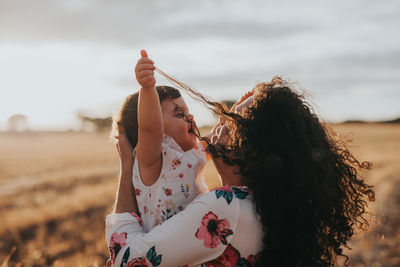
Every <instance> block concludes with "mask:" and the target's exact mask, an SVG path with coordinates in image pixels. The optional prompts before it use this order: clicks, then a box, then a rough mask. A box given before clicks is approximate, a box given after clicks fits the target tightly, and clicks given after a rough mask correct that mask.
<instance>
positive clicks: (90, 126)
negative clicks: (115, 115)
mask: <svg viewBox="0 0 400 267" xmlns="http://www.w3.org/2000/svg"><path fill="white" fill-rule="evenodd" d="M78 117H79V119H80V120H81V124H82V126H81V130H82V131H85V132H104V131H109V130H111V125H112V118H111V117H105V118H96V117H88V116H84V115H82V114H78Z"/></svg>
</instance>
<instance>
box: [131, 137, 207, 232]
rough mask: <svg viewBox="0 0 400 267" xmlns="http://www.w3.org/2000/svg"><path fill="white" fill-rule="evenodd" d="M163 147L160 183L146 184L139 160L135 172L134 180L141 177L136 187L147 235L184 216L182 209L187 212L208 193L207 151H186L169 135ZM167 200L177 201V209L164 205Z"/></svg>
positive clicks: (175, 206)
mask: <svg viewBox="0 0 400 267" xmlns="http://www.w3.org/2000/svg"><path fill="white" fill-rule="evenodd" d="M161 146H162V151H163V153H164V155H163V164H162V169H161V172H160V178H159V179H158V180H157V182H155V183H154V184H152V185H150V186H147V185H145V184H143V181H142V179H141V178H140V172H139V167H138V162H137V157H135V162H134V165H133V169H132V171H133V173H132V176H133V177H136V176H138V179H135V178H132V183H133V186H134V188H135V189H134V191H135V195H136V200H137V203H138V208H139V211H140V214H141V218H142V220H143V223H144V227H143V228H144V230H145V232H149V231H150V230H151V229H153V228H154V227H155V226H157V225H159V224H161V223H162V222H163V221H165V220H167V219H169V218H170V217H171V216H172V215H175V214H176V213H178V212H180V211H181V210H182V209H178V206H181V207H182V208H185V207H186V206H187V205H188V204H189V203H190V202H191V201H192V200H194V199H195V198H196V197H197V196H198V195H199V194H201V193H204V192H207V191H208V188H207V185H206V183H205V181H204V179H203V175H202V172H201V169H202V168H203V167H204V165H205V152H204V151H203V152H200V151H194V150H193V149H192V150H189V151H183V150H182V149H181V148H180V146H179V145H178V144H177V143H176V142H175V140H174V139H173V138H172V137H170V136H167V135H164V136H163V141H162V144H161ZM165 152H166V153H165ZM160 200H161V201H160ZM166 200H171V201H173V205H169V207H168V206H167V205H164V201H166ZM171 206H173V207H171ZM167 209H169V211H167Z"/></svg>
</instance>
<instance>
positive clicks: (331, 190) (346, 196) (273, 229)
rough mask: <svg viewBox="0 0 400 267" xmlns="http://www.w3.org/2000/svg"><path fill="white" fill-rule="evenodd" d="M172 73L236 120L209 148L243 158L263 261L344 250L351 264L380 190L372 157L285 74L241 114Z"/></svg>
mask: <svg viewBox="0 0 400 267" xmlns="http://www.w3.org/2000/svg"><path fill="white" fill-rule="evenodd" d="M159 72H160V71H159ZM160 73H161V74H162V75H166V74H165V73H162V72H160ZM167 78H169V80H170V81H171V82H174V83H175V84H176V85H177V87H178V88H180V89H183V90H184V91H186V92H188V93H189V95H191V96H192V97H193V98H195V99H197V100H200V101H201V102H202V103H203V104H205V105H206V106H207V107H209V108H210V109H211V110H212V111H213V112H215V113H216V114H218V115H221V116H224V117H225V118H226V121H227V123H229V131H230V133H229V136H230V138H231V140H230V142H228V144H229V145H226V146H220V145H212V144H210V145H209V146H208V150H209V151H210V152H211V153H212V154H213V155H214V157H217V158H218V157H219V158H222V159H223V160H224V162H225V163H227V164H229V165H238V166H239V168H240V174H241V175H242V177H243V181H242V182H243V184H244V185H246V186H248V188H249V189H250V190H251V191H252V192H253V200H254V203H255V207H256V210H257V212H258V214H259V215H260V221H261V222H262V224H263V230H264V240H263V243H264V249H263V251H262V252H261V255H260V257H259V259H258V261H257V264H256V265H257V266H333V265H334V264H335V263H336V262H337V256H343V257H345V259H346V263H345V265H347V264H348V257H347V256H346V255H344V254H343V251H342V248H343V247H347V242H348V241H349V240H350V238H351V237H352V236H353V235H354V233H355V230H356V229H361V230H365V229H368V226H369V224H368V221H367V219H366V218H365V215H366V214H368V209H367V208H368V203H367V201H368V200H369V201H373V200H374V199H375V194H374V191H373V190H372V187H371V186H370V185H368V184H366V183H365V182H364V181H363V180H362V179H361V177H360V174H359V170H362V169H370V168H371V167H372V164H371V163H369V162H359V161H358V160H357V159H356V158H355V157H354V156H353V155H352V153H351V152H350V151H349V150H348V148H347V147H346V145H345V143H344V142H343V140H342V139H341V138H339V137H338V136H337V135H336V134H335V133H334V131H333V130H331V129H329V127H328V126H327V125H326V124H325V123H323V122H321V121H320V120H319V118H318V117H317V116H316V115H315V114H314V113H313V111H312V108H311V107H310V105H309V104H308V103H307V101H306V100H305V97H304V95H303V94H300V93H298V92H296V90H295V89H294V88H293V86H292V85H291V84H289V83H288V82H286V81H285V80H283V79H282V78H280V77H275V78H273V79H272V80H271V81H270V82H268V83H260V84H258V85H256V87H255V88H254V90H253V91H254V99H253V102H252V104H251V105H250V106H249V107H248V108H247V110H246V111H245V112H244V113H243V114H241V115H240V114H236V113H234V112H231V111H229V110H227V108H226V107H224V106H223V105H221V104H219V103H216V102H213V101H211V100H209V99H208V98H206V97H204V96H202V95H201V94H199V93H198V92H196V91H194V90H193V89H191V88H190V87H188V86H187V85H185V84H183V83H181V82H178V81H176V80H175V79H174V78H171V77H169V76H167Z"/></svg>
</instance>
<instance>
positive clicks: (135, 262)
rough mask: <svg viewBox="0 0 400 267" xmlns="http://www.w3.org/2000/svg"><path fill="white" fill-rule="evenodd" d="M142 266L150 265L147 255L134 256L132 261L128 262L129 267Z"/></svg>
mask: <svg viewBox="0 0 400 267" xmlns="http://www.w3.org/2000/svg"><path fill="white" fill-rule="evenodd" d="M135 266H136V267H139V266H140V267H142V266H149V265H147V262H146V258H145V257H139V258H134V259H133V260H131V261H130V262H128V265H127V267H135Z"/></svg>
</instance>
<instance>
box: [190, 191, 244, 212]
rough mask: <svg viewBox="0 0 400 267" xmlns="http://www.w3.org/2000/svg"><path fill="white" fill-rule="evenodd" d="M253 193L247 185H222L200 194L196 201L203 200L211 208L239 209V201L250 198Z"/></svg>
mask: <svg viewBox="0 0 400 267" xmlns="http://www.w3.org/2000/svg"><path fill="white" fill-rule="evenodd" d="M250 198H251V194H250V192H249V190H248V188H247V187H246V186H228V185H225V186H221V187H217V188H215V189H213V190H211V191H209V192H206V193H203V194H201V195H199V196H198V197H197V198H196V199H195V200H194V201H197V202H201V203H203V204H204V205H206V206H209V207H210V208H216V207H220V206H222V207H223V208H225V209H226V208H229V207H232V209H237V208H238V206H239V202H240V201H243V200H249V199H250Z"/></svg>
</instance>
